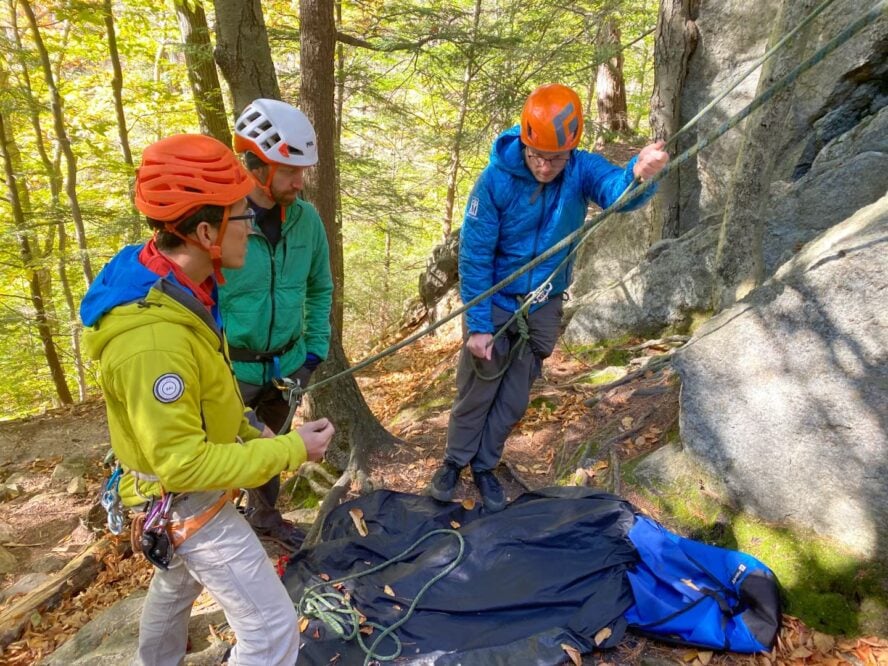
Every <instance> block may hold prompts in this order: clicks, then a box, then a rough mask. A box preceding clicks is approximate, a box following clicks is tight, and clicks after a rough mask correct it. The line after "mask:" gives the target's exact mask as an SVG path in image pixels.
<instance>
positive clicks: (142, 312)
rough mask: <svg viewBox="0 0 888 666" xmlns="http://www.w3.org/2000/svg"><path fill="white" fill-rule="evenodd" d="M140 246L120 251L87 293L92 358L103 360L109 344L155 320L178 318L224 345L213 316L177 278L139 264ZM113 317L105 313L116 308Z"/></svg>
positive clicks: (83, 310) (84, 311) (84, 313)
mask: <svg viewBox="0 0 888 666" xmlns="http://www.w3.org/2000/svg"><path fill="white" fill-rule="evenodd" d="M141 249H142V248H141V246H136V245H132V246H128V247H125V248H124V249H123V250H121V251H120V252H119V253H118V254H117V255H116V256H115V257H114V258H113V259H112V260H111V261H110V262H109V263H108V265H107V266H105V268H103V269H102V271H101V273H99V275H98V276H97V277H96V280H95V282H93V284H92V286H90V288H89V291H87V293H86V296H85V297H84V299H83V302H82V303H81V304H80V318H81V320H82V321H83V324H84V325H85V326H86V327H87V329H86V331H85V332H84V335H83V344H84V347H85V348H86V351H87V354H88V355H89V357H90V358H92V359H99V358H100V357H101V354H102V350H103V349H104V348H105V345H106V344H108V342H109V341H110V340H111V339H112V338H114V337H116V336H117V335H119V334H121V333H123V332H124V331H128V330H131V329H135V328H139V327H142V326H148V325H150V324H153V323H156V322H161V321H162V322H173V323H178V324H181V325H182V326H187V327H189V328H193V329H195V330H196V331H197V332H198V334H199V335H203V336H206V337H207V338H208V339H210V340H211V341H213V342H214V344H220V343H221V332H220V330H219V328H218V326H217V325H216V322H215V320H214V319H213V316H212V315H211V314H210V313H209V311H208V310H207V309H206V308H205V307H204V306H203V305H201V304H200V303H199V302H198V301H197V299H196V298H194V296H193V295H192V294H191V293H190V292H189V291H187V290H185V289H183V288H182V287H181V286H180V285H178V284H177V283H176V282H174V281H172V280H170V279H167V278H162V277H160V276H158V275H157V273H155V272H153V271H151V270H149V269H147V268H145V267H144V266H143V265H142V264H141V262H139V252H140V251H141ZM115 308H117V309H116V310H115V311H114V314H113V316H109V317H105V315H107V314H108V313H110V312H111V310H114V309H115Z"/></svg>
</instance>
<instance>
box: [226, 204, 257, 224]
mask: <svg viewBox="0 0 888 666" xmlns="http://www.w3.org/2000/svg"><path fill="white" fill-rule="evenodd" d="M238 220H246V221H247V226H250V227H252V226H253V223H254V222H255V221H256V211H255V210H253V209H252V208H247V211H246V212H245V213H244V214H243V215H231V216H230V217H229V218H228V221H229V222H236V221H238Z"/></svg>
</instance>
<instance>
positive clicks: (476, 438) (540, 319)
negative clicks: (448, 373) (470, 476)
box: [444, 295, 564, 472]
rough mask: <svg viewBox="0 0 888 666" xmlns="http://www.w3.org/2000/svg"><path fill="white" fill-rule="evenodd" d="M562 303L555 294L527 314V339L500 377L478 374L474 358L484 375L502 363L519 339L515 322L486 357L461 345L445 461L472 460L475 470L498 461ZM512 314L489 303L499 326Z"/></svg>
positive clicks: (554, 334)
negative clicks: (489, 358)
mask: <svg viewBox="0 0 888 666" xmlns="http://www.w3.org/2000/svg"><path fill="white" fill-rule="evenodd" d="M563 305H564V304H563V301H562V299H561V296H560V295H559V296H555V297H553V298H552V299H551V300H549V301H548V302H547V303H546V304H545V305H543V306H542V307H541V308H539V309H538V310H536V311H534V312H532V313H531V314H530V316H529V317H528V318H527V324H528V328H529V331H530V341H529V343H528V345H527V347H526V348H525V350H524V353H523V355H521V356H520V357H519V356H516V357H515V358H514V359H512V363H511V365H510V366H509V369H508V370H506V372H505V374H503V376H502V377H499V378H497V379H493V380H490V381H486V380H484V379H481V378H480V377H478V375H477V374H476V372H475V370H474V367H475V364H477V366H478V370H479V371H480V372H481V373H482V374H483V375H485V376H488V377H489V376H493V375H495V374H497V373H498V372H499V371H500V370H501V369H502V368H503V366H504V364H505V363H506V362H507V360H508V358H509V353H510V351H511V349H512V346H513V345H515V344H517V343H518V341H519V339H520V337H519V335H518V327H517V325H516V324H515V323H514V322H513V323H512V324H511V325H510V326H509V329H508V330H507V331H506V333H505V334H503V335H502V336H500V337H499V338H497V339H496V341H495V342H494V344H493V353H492V355H491V356H492V357H491V360H489V361H487V360H484V359H478V358H473V357H472V355H471V352H469V351H468V350H467V349H466V347H465V346H463V348H462V352H461V353H460V356H459V366H458V368H457V371H456V389H457V395H456V400H455V401H454V403H453V409H452V410H451V411H450V423H449V425H448V427H447V449H446V451H445V452H444V459H445V460H446V461H448V462H450V463H453V464H455V465H458V466H460V467H465V466H466V465H471V466H472V469H473V470H475V471H477V472H484V471H488V470H492V469H493V468H494V467H496V466H497V464H498V463H499V461H500V458H501V457H502V455H503V447H504V446H505V443H506V438H507V437H508V436H509V433H510V432H511V431H512V428H513V427H514V426H515V424H516V423H518V421H520V420H521V417H522V416H524V412H525V411H526V410H527V403H528V401H529V400H530V387H531V385H532V384H533V382H534V380H536V379H537V377H539V376H540V374H541V372H542V368H543V359H545V358H547V357H548V356H549V355H550V354H551V353H552V350H553V349H554V348H555V342H556V341H557V340H558V335H559V332H560V330H561V313H562V310H563ZM511 316H512V313H511V312H507V311H506V310H503V309H501V308H498V307H496V306H493V325H494V326H495V327H496V328H497V330H499V328H500V327H501V326H503V325H504V324H505V323H506V321H508V319H509V317H511ZM473 361H474V363H473Z"/></svg>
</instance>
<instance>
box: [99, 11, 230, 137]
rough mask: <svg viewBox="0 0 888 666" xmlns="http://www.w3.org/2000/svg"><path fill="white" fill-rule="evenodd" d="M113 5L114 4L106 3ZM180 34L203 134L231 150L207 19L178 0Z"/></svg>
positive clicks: (223, 102)
mask: <svg viewBox="0 0 888 666" xmlns="http://www.w3.org/2000/svg"><path fill="white" fill-rule="evenodd" d="M106 1H107V2H110V0H106ZM173 4H174V5H175V8H176V16H178V18H179V31H180V32H181V33H182V41H183V42H184V43H185V65H186V66H187V68H188V81H189V82H190V83H191V93H192V95H194V107H195V109H196V110H197V120H198V123H199V124H200V131H201V132H203V133H204V134H209V135H210V136H212V137H214V138H216V139H219V141H221V142H222V143H224V144H225V145H226V146H228V147H229V148H231V131H230V130H229V129H228V119H227V118H226V116H225V100H224V99H223V97H222V88H221V86H220V85H219V75H218V73H217V72H216V63H215V61H214V60H213V45H212V43H211V42H210V29H209V28H208V27H207V15H206V13H205V12H204V9H203V6H202V5H201V4H200V3H199V2H190V0H174V2H173Z"/></svg>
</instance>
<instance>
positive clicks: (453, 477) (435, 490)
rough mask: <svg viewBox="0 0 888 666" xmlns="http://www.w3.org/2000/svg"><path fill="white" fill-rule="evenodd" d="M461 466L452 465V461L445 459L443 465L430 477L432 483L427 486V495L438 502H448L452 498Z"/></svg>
mask: <svg viewBox="0 0 888 666" xmlns="http://www.w3.org/2000/svg"><path fill="white" fill-rule="evenodd" d="M460 472H462V467H459V466H458V465H454V464H453V463H452V462H449V461H445V462H444V464H443V465H441V466H440V467H439V468H438V471H437V472H435V476H433V477H432V483H431V485H430V486H429V495H431V496H432V497H434V498H435V499H436V500H438V501H439V502H449V501H450V500H452V499H453V492H454V491H455V490H456V482H457V481H459V474H460Z"/></svg>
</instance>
